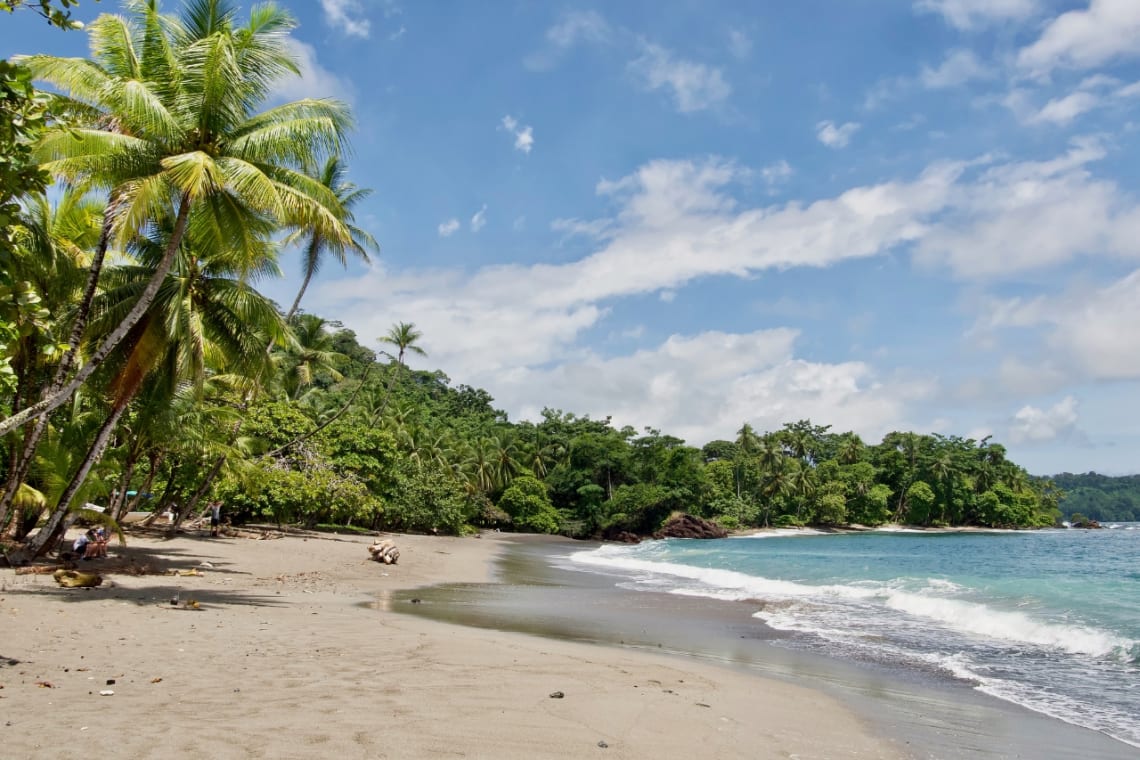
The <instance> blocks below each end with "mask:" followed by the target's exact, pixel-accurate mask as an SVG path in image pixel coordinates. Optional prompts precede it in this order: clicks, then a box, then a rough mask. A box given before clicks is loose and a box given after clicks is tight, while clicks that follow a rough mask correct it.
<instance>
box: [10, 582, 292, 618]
mask: <svg viewBox="0 0 1140 760" xmlns="http://www.w3.org/2000/svg"><path fill="white" fill-rule="evenodd" d="M4 595H5V596H8V597H12V598H18V597H21V596H39V597H46V598H50V599H53V600H56V601H59V602H62V603H64V604H80V603H83V602H92V601H103V600H106V599H116V600H119V601H127V602H134V603H135V604H138V605H139V606H156V607H168V608H170V609H171V611H176V612H183V611H184V612H202V611H206V612H208V611H209V610H210V608H211V607H225V606H243V607H287V606H288V604H286V603H285V602H283V601H282V600H281V597H279V596H277V595H276V594H250V593H246V592H244V591H232V590H227V589H219V588H187V587H185V586H175V585H172V584H167V583H159V584H155V585H146V586H139V587H137V588H128V587H126V586H121V585H119V584H114V585H111V586H98V587H96V588H62V587H56V586H49V585H47V584H42V585H36V586H25V587H22V588H9V589H7V590H6V591H5V592H4ZM193 602H197V603H198V607H197V608H194V607H193V605H192V603H193ZM188 603H191V604H190V606H189V607H188Z"/></svg>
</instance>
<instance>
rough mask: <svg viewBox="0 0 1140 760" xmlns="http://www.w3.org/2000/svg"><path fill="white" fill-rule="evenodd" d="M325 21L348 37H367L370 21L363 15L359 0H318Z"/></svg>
mask: <svg viewBox="0 0 1140 760" xmlns="http://www.w3.org/2000/svg"><path fill="white" fill-rule="evenodd" d="M320 2H321V9H322V10H324V12H325V23H327V24H328V25H329V26H332V27H335V28H337V29H340V30H341V31H342V32H344V33H345V34H347V35H348V36H349V37H361V38H367V37H368V34H369V31H370V30H371V23H370V22H369V21H368V19H367V18H364V17H363V13H364V9H363V8H362V7H361V4H360V0H320Z"/></svg>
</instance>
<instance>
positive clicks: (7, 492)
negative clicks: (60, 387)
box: [0, 190, 103, 524]
mask: <svg viewBox="0 0 1140 760" xmlns="http://www.w3.org/2000/svg"><path fill="white" fill-rule="evenodd" d="M24 205H25V213H24V218H23V225H22V227H21V228H18V229H17V234H18V235H19V236H20V237H21V239H22V243H23V244H22V245H20V246H17V247H16V248H15V249H14V250H13V255H12V256H11V257H10V258H9V260H8V261H7V267H8V272H9V274H10V275H11V277H12V279H13V280H15V281H16V282H18V283H19V284H20V288H19V292H14V293H13V297H14V298H19V299H21V300H22V301H24V302H25V303H29V302H30V301H32V300H33V299H38V303H37V304H35V307H37V308H36V310H35V311H32V310H31V309H27V308H25V309H19V310H17V322H16V326H17V328H18V330H19V334H20V335H21V339H20V340H19V341H17V342H16V344H15V346H14V348H15V351H14V353H13V357H12V368H13V371H14V374H15V375H16V392H15V395H14V397H13V400H12V409H13V411H19V410H20V409H21V408H23V407H24V406H25V405H28V404H31V403H34V402H33V399H34V397H35V394H36V393H37V391H38V388H37V383H38V378H40V377H42V376H44V375H45V374H48V373H50V365H48V366H45V361H44V359H45V356H46V355H47V354H48V351H47V350H46V349H47V348H48V347H49V346H51V345H54V344H56V343H58V342H59V336H60V335H62V334H63V333H65V332H66V331H67V329H68V320H69V319H70V320H72V321H74V320H75V319H76V317H75V316H74V314H73V312H74V311H75V310H74V309H73V308H72V304H74V303H75V300H76V296H77V294H78V292H79V290H80V287H81V286H82V284H83V277H84V267H85V266H88V265H89V263H90V259H91V254H90V251H91V250H92V248H94V247H95V245H96V241H97V240H98V238H99V225H100V221H99V220H100V217H101V216H102V213H103V210H102V207H101V205H100V204H98V203H97V202H95V201H94V200H93V199H92V198H91V197H90V196H88V195H86V194H84V193H83V192H81V191H77V190H69V191H65V192H64V193H63V194H62V195H61V196H60V198H59V200H58V202H57V203H55V204H52V203H50V202H49V201H48V199H47V197H46V196H43V195H36V196H32V197H29V198H26V199H25V204H24ZM72 332H74V330H73V331H72ZM46 425H47V420H46V419H41V420H37V421H36V423H35V424H34V425H32V426H31V429H29V430H26V431H25V434H24V438H23V441H22V443H20V444H19V445H17V443H16V442H15V441H11V442H10V444H9V446H10V448H9V457H8V472H7V482H6V483H5V485H4V489H3V492H2V493H0V524H3V523H4V522H5V520H6V519H7V515H8V510H9V509H10V507H11V505H12V499H13V498H14V497H15V495H16V493H17V492H18V490H19V488H20V486H21V484H23V483H24V481H25V480H26V479H27V477H28V471H29V469H30V467H31V465H32V461H33V458H34V456H35V451H36V447H37V445H38V444H39V441H40V439H41V438H42V436H43V434H44V430H45V429H46Z"/></svg>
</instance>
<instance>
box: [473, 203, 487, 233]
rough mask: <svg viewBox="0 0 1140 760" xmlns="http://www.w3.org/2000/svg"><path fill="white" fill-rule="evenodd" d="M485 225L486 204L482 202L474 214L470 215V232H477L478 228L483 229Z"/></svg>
mask: <svg viewBox="0 0 1140 760" xmlns="http://www.w3.org/2000/svg"><path fill="white" fill-rule="evenodd" d="M485 226H487V204H486V203H484V204H483V208H481V209H479V210H478V211H476V212H475V215H474V216H472V217H471V231H472V232H478V231H479V230H481V229H483V228H484V227H485Z"/></svg>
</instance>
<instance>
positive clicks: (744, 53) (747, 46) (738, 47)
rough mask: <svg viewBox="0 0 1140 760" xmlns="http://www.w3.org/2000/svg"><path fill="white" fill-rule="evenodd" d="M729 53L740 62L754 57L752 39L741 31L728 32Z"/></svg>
mask: <svg viewBox="0 0 1140 760" xmlns="http://www.w3.org/2000/svg"><path fill="white" fill-rule="evenodd" d="M728 51H729V52H730V53H732V57H733V58H735V59H737V60H738V61H743V60H745V59H747V58H748V56H750V55H752V39H751V38H750V37H749V36H748V35H747V34H746V33H745V32H743V31H742V30H740V29H729V30H728Z"/></svg>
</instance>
